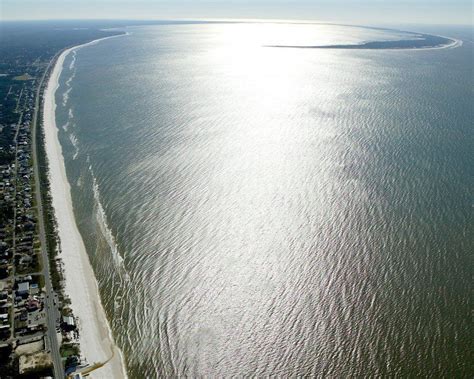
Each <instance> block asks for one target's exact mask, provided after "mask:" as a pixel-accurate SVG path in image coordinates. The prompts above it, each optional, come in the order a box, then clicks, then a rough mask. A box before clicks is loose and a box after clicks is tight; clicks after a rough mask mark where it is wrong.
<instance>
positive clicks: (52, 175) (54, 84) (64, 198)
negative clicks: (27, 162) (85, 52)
mask: <svg viewBox="0 0 474 379" xmlns="http://www.w3.org/2000/svg"><path fill="white" fill-rule="evenodd" d="M124 35H128V33H127V34H120V35H115V36H110V37H104V38H99V39H96V40H93V41H91V42H87V43H85V44H82V45H78V46H74V47H71V48H68V49H66V50H64V51H63V52H61V54H60V55H59V57H58V58H57V60H56V62H55V64H54V68H53V70H52V72H51V75H50V77H49V79H48V83H47V86H46V89H45V92H44V104H43V128H44V143H45V151H46V156H47V159H48V162H49V172H48V177H49V182H50V191H51V197H52V206H53V209H54V214H55V217H56V221H57V231H58V236H59V240H60V246H61V248H60V251H61V252H60V255H59V257H60V258H61V260H62V262H63V265H64V276H65V288H64V291H65V294H66V295H67V296H68V297H69V298H70V300H71V305H70V307H71V308H72V310H73V312H74V315H75V316H77V317H78V319H79V322H78V328H79V344H80V349H81V355H82V357H84V358H85V360H86V361H87V363H88V364H89V365H93V364H94V363H99V362H101V363H103V362H107V363H106V364H104V365H103V366H102V367H100V368H97V371H95V372H93V373H91V375H90V377H102V378H103V377H106V378H127V373H126V366H125V362H124V358H123V354H122V352H121V350H120V349H119V348H118V347H117V346H116V345H115V342H114V339H113V336H112V330H111V328H110V325H109V322H108V320H107V316H106V314H105V311H104V308H103V306H102V301H101V299H100V294H99V287H98V283H97V279H96V277H95V274H94V270H93V268H92V265H91V263H90V261H89V256H88V254H87V251H86V248H85V245H84V241H83V240H82V236H81V234H80V232H79V229H78V227H77V224H76V219H75V215H74V210H73V204H72V198H71V187H70V184H69V181H68V179H67V175H66V167H65V163H64V157H63V154H62V147H61V144H60V142H59V136H58V128H57V125H56V101H55V94H56V90H57V89H58V87H59V77H60V75H61V72H62V70H63V64H64V61H65V58H66V57H67V56H68V54H69V53H71V52H72V51H74V50H77V49H80V48H82V47H85V46H89V45H93V44H96V43H98V42H100V41H102V40H105V39H108V38H115V37H120V36H124ZM96 372H97V374H96Z"/></svg>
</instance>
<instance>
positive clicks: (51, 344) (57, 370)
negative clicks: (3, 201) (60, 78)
mask: <svg viewBox="0 0 474 379" xmlns="http://www.w3.org/2000/svg"><path fill="white" fill-rule="evenodd" d="M57 57H58V55H55V56H54V57H53V59H51V61H50V62H49V63H48V67H47V68H46V70H45V71H44V73H43V76H42V77H41V80H40V82H39V83H38V87H37V90H36V100H35V110H34V113H33V119H32V121H31V139H32V152H33V170H34V175H35V188H36V191H35V195H36V203H37V208H38V227H39V238H40V242H41V256H42V261H43V262H42V263H43V271H42V274H43V275H44V280H45V285H46V299H45V305H46V315H47V326H48V331H47V335H46V336H45V339H46V346H47V350H50V351H51V358H52V360H53V366H54V377H55V378H64V369H63V365H62V361H61V355H60V354H59V343H58V338H57V332H56V326H57V322H56V320H57V319H58V318H59V317H60V315H59V312H58V308H57V305H55V300H54V299H55V298H56V294H55V292H54V290H53V286H52V284H51V276H50V273H49V259H48V246H47V240H46V231H45V226H44V224H45V221H44V212H43V203H42V198H41V190H42V189H41V183H40V176H39V173H40V168H39V162H38V148H37V145H38V141H37V133H38V113H39V109H40V106H41V101H40V100H41V89H42V88H43V84H44V81H45V79H46V77H47V76H48V73H49V72H50V70H51V67H52V66H53V65H54V62H56V58H57Z"/></svg>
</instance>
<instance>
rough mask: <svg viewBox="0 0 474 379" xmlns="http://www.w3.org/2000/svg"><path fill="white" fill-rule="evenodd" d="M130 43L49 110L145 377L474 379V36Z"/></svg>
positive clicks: (239, 28)
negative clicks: (422, 45)
mask: <svg viewBox="0 0 474 379" xmlns="http://www.w3.org/2000/svg"><path fill="white" fill-rule="evenodd" d="M127 30H128V31H129V32H130V33H131V34H130V35H128V36H125V37H120V38H113V39H110V40H105V41H102V42H100V43H99V44H96V45H92V46H88V47H86V48H83V49H80V50H77V51H76V52H74V53H72V54H70V55H69V56H68V57H67V59H66V61H65V64H64V70H63V72H62V75H61V78H60V88H59V90H58V91H57V93H56V97H57V98H56V101H57V104H58V109H57V124H58V127H59V128H60V140H61V144H62V146H63V151H64V154H65V161H66V168H67V173H68V177H69V180H70V183H71V186H72V195H73V203H74V208H75V213H76V218H77V221H78V224H79V229H80V231H81V234H82V236H83V238H84V241H85V244H86V247H87V249H88V254H89V256H90V259H91V262H92V265H93V267H94V270H95V273H96V276H97V279H98V282H99V286H100V292H101V297H102V300H103V303H104V306H105V308H106V312H107V315H108V317H109V319H110V322H111V325H112V329H113V333H114V336H115V338H116V341H117V343H118V345H119V346H120V347H121V348H122V349H123V351H124V354H125V358H126V363H127V367H128V372H129V375H130V377H131V378H145V377H150V378H151V377H173V376H191V377H196V376H205V377H230V376H239V377H240V376H264V375H275V376H283V377H290V376H291V377H294V376H318V377H323V376H324V377H357V376H358V377H365V376H370V377H376V376H384V377H386V376H388V377H394V376H399V377H414V376H423V377H472V375H473V373H474V371H473V365H472V362H473V359H472V358H473V356H472V343H471V337H472V313H471V312H472V294H471V280H472V275H473V273H474V272H473V271H474V270H473V265H472V251H474V249H473V248H474V239H473V235H472V192H471V191H472V185H473V180H472V178H473V176H472V174H473V172H472V167H473V154H472V153H473V149H472V147H473V133H472V120H473V119H474V117H473V116H474V114H473V113H474V111H473V92H472V91H473V88H474V86H473V84H474V83H473V81H474V79H473V49H472V48H473V47H472V29H463V28H453V29H449V28H445V29H443V30H439V31H438V30H437V29H435V30H429V32H433V33H438V34H441V35H446V36H449V37H454V38H459V39H462V40H463V41H464V43H463V45H462V46H461V47H458V48H452V49H438V50H418V51H413V50H395V51H394V50H331V49H324V50H311V49H301V50H299V49H283V48H271V47H266V46H267V45H295V44H296V45H305V44H311V45H324V44H348V43H362V42H366V41H372V40H394V39H399V38H401V36H403V33H401V32H390V31H383V30H377V29H365V28H351V27H343V26H334V25H319V26H315V25H293V24H288V25H278V24H197V25H196V24H189V25H175V24H172V23H170V24H169V25H158V26H147V27H132V28H128V29H127Z"/></svg>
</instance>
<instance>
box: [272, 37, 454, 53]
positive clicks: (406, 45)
mask: <svg viewBox="0 0 474 379" xmlns="http://www.w3.org/2000/svg"><path fill="white" fill-rule="evenodd" d="M413 37H414V38H413V39H402V40H395V41H369V42H363V43H359V44H344V45H316V46H298V45H269V46H268V47H286V48H297V49H352V50H394V49H429V48H436V47H447V46H451V45H454V44H456V43H457V41H456V40H453V39H451V38H446V37H441V36H434V35H430V34H416V35H414V36H413Z"/></svg>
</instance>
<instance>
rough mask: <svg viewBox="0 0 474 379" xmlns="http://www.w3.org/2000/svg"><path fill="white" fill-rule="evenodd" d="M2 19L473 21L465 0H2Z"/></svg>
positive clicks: (344, 21) (467, 23) (468, 23)
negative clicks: (191, 0)
mask: <svg viewBox="0 0 474 379" xmlns="http://www.w3.org/2000/svg"><path fill="white" fill-rule="evenodd" d="M0 14H1V20H2V21H21V20H24V21H27V20H72V19H74V20H78V19H91V20H97V19H102V20H119V19H121V20H144V21H155V20H164V19H168V20H169V19H195V20H198V19H207V20H211V19H261V20H266V19H272V20H304V21H316V22H329V23H371V24H400V23H404V24H410V23H413V24H458V25H470V24H472V3H471V1H466V0H452V1H448V0H431V1H426V0H395V1H381V0H363V1H356V0H334V1H327V0H323V1H318V2H316V3H315V2H310V1H306V0H299V1H294V2H289V1H281V0H277V1H269V0H259V1H257V2H250V1H246V0H237V1H232V2H228V1H222V0H221V1H199V0H198V1H193V2H190V1H175V2H171V1H167V0H165V1H151V0H138V1H133V2H132V1H127V0H119V1H113V0H98V1H90V0H74V1H72V0H63V1H60V0H44V1H34V0H4V1H3V2H2V4H1V5H0Z"/></svg>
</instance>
